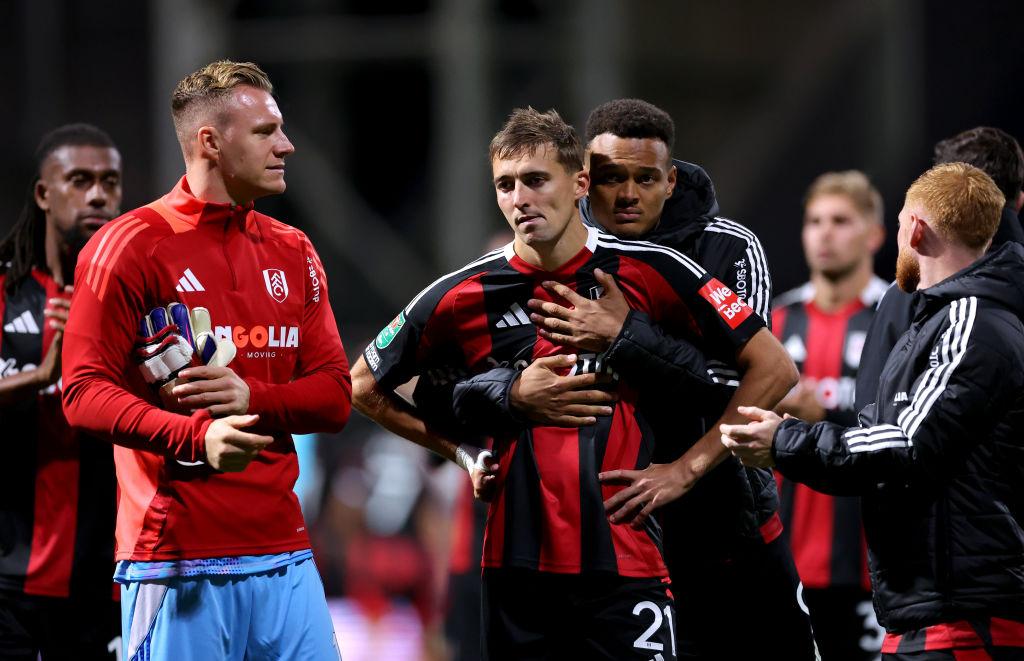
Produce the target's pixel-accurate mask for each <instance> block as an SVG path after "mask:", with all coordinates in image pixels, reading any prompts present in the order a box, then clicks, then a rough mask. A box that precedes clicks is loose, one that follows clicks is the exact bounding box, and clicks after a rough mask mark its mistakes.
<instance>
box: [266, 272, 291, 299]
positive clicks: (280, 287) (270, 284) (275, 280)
mask: <svg viewBox="0 0 1024 661" xmlns="http://www.w3.org/2000/svg"><path fill="white" fill-rule="evenodd" d="M263 282H264V284H266V285H267V293H268V294H270V298H272V299H274V300H275V301H277V302H278V303H284V299H286V298H288V281H287V280H285V278H284V271H282V270H281V269H263Z"/></svg>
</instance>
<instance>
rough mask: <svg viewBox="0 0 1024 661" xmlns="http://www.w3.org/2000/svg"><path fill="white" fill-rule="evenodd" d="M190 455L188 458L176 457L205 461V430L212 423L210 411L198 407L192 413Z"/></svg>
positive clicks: (183, 458) (184, 459)
mask: <svg viewBox="0 0 1024 661" xmlns="http://www.w3.org/2000/svg"><path fill="white" fill-rule="evenodd" d="M191 419H192V443H191V449H192V456H191V457H190V458H187V459H186V458H185V457H178V459H182V460H183V461H206V430H207V429H209V428H210V425H211V424H212V423H213V418H212V417H210V412H209V411H207V410H206V409H200V410H198V411H196V412H195V413H193V414H192V416H191Z"/></svg>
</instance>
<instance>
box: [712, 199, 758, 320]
mask: <svg viewBox="0 0 1024 661" xmlns="http://www.w3.org/2000/svg"><path fill="white" fill-rule="evenodd" d="M705 231H708V232H717V233H720V234H729V235H731V236H735V237H737V238H740V239H743V240H745V241H746V242H747V249H746V254H747V259H748V260H750V264H751V271H752V273H753V272H756V276H757V277H756V279H754V278H751V283H750V284H751V287H750V294H749V296H748V300H747V304H748V305H749V306H750V307H751V308H753V309H754V311H755V312H757V314H758V315H760V316H761V318H763V319H767V317H768V314H769V310H770V303H771V298H772V282H771V275H770V271H769V270H768V259H767V257H766V256H765V254H764V247H763V246H762V245H761V241H760V239H758V238H757V235H756V234H754V233H753V232H752V231H750V229H748V228H746V227H744V226H743V225H741V224H739V223H737V222H736V221H733V220H729V219H728V218H721V217H716V218H715V222H714V223H712V224H710V225H708V226H707V228H705Z"/></svg>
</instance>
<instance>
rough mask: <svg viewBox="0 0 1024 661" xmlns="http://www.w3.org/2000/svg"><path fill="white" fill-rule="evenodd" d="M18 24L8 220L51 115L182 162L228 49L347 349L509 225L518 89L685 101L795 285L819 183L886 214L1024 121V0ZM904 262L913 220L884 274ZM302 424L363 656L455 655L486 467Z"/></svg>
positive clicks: (261, 8)
mask: <svg viewBox="0 0 1024 661" xmlns="http://www.w3.org/2000/svg"><path fill="white" fill-rule="evenodd" d="M0 23H2V24H3V25H4V26H5V27H6V30H5V38H4V39H3V40H2V41H0V58H2V61H4V62H6V63H7V65H8V68H7V74H6V76H7V78H6V82H5V84H4V90H3V92H2V97H0V98H2V103H0V122H2V125H3V126H6V127H8V128H7V131H8V134H7V135H8V138H7V139H6V142H5V147H6V152H7V156H6V158H4V159H3V161H2V162H0V229H2V230H3V231H4V232H6V230H7V229H8V228H9V227H10V225H11V224H13V222H14V220H15V218H16V216H17V212H18V210H19V208H20V206H21V201H22V199H23V195H24V188H25V186H26V184H27V182H28V179H29V176H30V171H31V161H32V151H33V150H34V148H35V145H36V142H37V141H38V139H39V137H40V136H41V135H42V134H43V133H44V132H45V131H47V130H48V129H50V128H52V127H54V126H56V125H58V124H61V123H64V122H69V121H89V122H92V123H95V124H97V125H99V126H101V127H103V128H105V129H106V130H107V131H109V132H110V133H111V135H112V136H113V138H114V139H115V141H116V142H117V143H118V144H119V145H120V147H121V150H122V154H123V155H124V157H125V203H124V208H125V209H130V208H132V207H135V206H137V205H139V204H142V203H144V202H146V201H148V200H150V199H152V198H154V197H156V196H158V195H160V194H162V193H163V192H165V191H166V190H167V189H169V188H170V187H171V186H172V184H173V183H174V181H175V180H176V179H177V178H178V177H179V176H180V174H181V172H182V162H181V156H180V153H179V150H178V146H177V143H176V141H175V137H174V133H173V130H172V127H171V122H170V115H169V100H168V99H169V94H170V91H171V89H172V87H173V86H174V83H175V82H176V81H177V80H178V79H180V78H181V77H182V76H184V75H185V74H186V73H188V72H190V71H192V70H194V69H196V68H197V67H198V66H200V65H202V64H204V63H206V62H208V61H210V60H212V59H217V58H221V57H230V58H232V59H236V60H253V61H256V62H258V63H259V64H260V65H261V66H263V67H264V68H265V69H266V70H267V72H268V73H269V74H270V76H271V78H272V80H273V81H274V84H275V87H276V92H277V94H278V97H279V100H280V105H281V108H282V111H283V112H284V115H285V120H286V127H285V129H286V132H287V133H288V134H289V136H290V137H291V139H292V141H293V142H294V143H295V145H296V148H297V152H296V154H295V155H294V156H293V157H292V158H291V159H290V160H289V162H288V184H289V186H288V192H287V193H286V194H285V195H284V196H282V197H280V198H272V199H267V200H263V201H260V202H259V204H258V206H259V207H260V208H261V209H262V210H264V211H266V212H267V213H270V214H271V215H274V216H276V217H278V218H281V219H283V220H285V221H287V222H290V223H292V224H294V225H296V226H298V227H300V228H302V229H303V230H305V231H306V232H308V233H309V234H310V235H311V237H312V238H313V240H314V243H315V244H316V246H317V248H318V249H319V251H320V254H321V256H322V258H323V261H324V265H325V267H326V269H327V272H328V276H329V281H330V286H331V298H332V302H333V305H334V310H335V313H336V315H337V317H338V323H339V326H340V328H341V331H342V336H343V339H344V341H345V344H346V347H347V351H348V354H349V356H350V358H353V357H355V356H357V355H358V352H359V351H360V350H361V348H362V346H363V345H364V344H365V342H366V341H367V339H368V338H370V337H372V336H373V335H374V334H375V333H376V332H377V330H378V329H379V328H380V327H381V326H382V325H384V324H385V323H387V321H389V320H390V319H391V318H392V317H393V316H394V314H395V312H396V310H398V309H399V308H400V307H401V306H403V305H404V304H405V303H406V302H407V301H408V300H409V299H410V298H411V297H412V296H413V295H414V294H415V293H416V291H418V289H419V288H421V287H422V286H423V285H425V284H426V283H428V282H429V281H430V280H432V279H433V277H435V276H436V274H438V273H440V272H444V271H445V270H448V269H449V268H450V267H455V266H458V265H461V264H462V263H464V262H465V261H466V260H467V259H469V258H472V257H473V256H475V255H477V254H479V253H480V252H481V251H482V247H483V246H484V244H485V243H486V242H487V241H488V240H489V239H490V238H491V237H492V236H493V235H494V234H495V233H497V232H501V231H502V230H503V228H504V224H503V220H502V218H501V215H500V213H499V212H498V209H497V208H496V206H495V204H494V201H493V193H492V190H491V188H490V185H489V170H488V167H487V161H486V145H487V142H488V141H489V139H490V136H491V134H492V133H493V132H494V131H495V130H497V128H498V127H499V126H500V124H501V122H502V120H503V118H504V117H505V116H506V115H507V114H508V112H509V111H510V110H511V108H513V107H516V106H521V105H526V104H530V105H533V106H535V107H538V108H549V107H554V108H557V109H558V110H559V111H560V112H561V113H562V114H563V116H565V117H566V118H567V119H568V120H569V121H571V122H573V123H575V124H576V125H577V127H579V128H580V129H582V127H583V124H584V122H585V120H586V116H587V113H588V112H589V110H590V109H591V108H592V107H594V106H595V105H596V104H598V103H600V102H602V101H605V100H608V99H611V98H616V97H622V96H636V97H641V98H644V99H647V100H649V101H651V102H653V103H655V104H657V105H660V106H662V107H663V108H665V109H666V110H668V111H669V112H670V114H671V115H672V116H673V117H674V118H675V121H676V126H677V140H676V150H675V152H676V153H675V155H676V156H677V157H679V158H683V159H685V160H690V161H693V162H696V163H699V164H701V165H703V166H704V167H705V168H706V169H707V170H708V171H709V173H710V174H711V176H712V178H713V180H714V181H715V184H716V187H717V190H718V195H719V200H720V203H721V207H722V213H723V215H726V216H729V217H731V218H735V219H737V220H740V221H741V222H743V223H745V224H747V225H748V226H749V227H751V228H752V229H754V230H755V231H756V232H758V234H759V235H760V237H761V239H762V242H763V243H764V245H765V248H766V250H767V252H768V256H769V261H770V264H771V267H772V271H773V275H774V281H775V291H776V293H778V292H782V291H784V290H786V289H788V288H790V287H792V286H795V285H797V284H799V283H801V282H803V281H804V279H805V278H806V275H807V273H806V268H805V266H804V261H803V258H802V255H801V250H800V244H799V230H800V221H801V213H802V207H801V197H802V194H803V191H804V189H805V188H806V186H807V185H808V183H809V182H810V181H811V180H812V179H813V177H814V176H816V175H817V174H819V173H821V172H822V171H825V170H828V169H846V168H859V169H863V170H864V171H866V172H867V173H868V174H869V175H870V176H871V177H872V179H873V180H874V181H875V183H876V184H877V185H878V187H879V189H880V190H881V191H882V193H883V196H884V198H885V202H886V209H887V214H886V221H887V225H888V226H889V227H890V229H891V228H894V227H895V221H896V211H897V210H898V208H899V206H900V204H901V203H902V192H903V191H904V190H905V188H906V186H907V185H908V184H909V183H910V182H911V181H912V180H913V178H914V177H916V176H917V175H918V174H919V173H920V172H922V171H923V170H924V169H925V168H926V167H927V166H928V165H929V164H930V159H931V146H932V145H933V144H934V143H935V142H936V141H937V140H938V139H940V138H943V137H947V136H949V135H952V134H954V133H956V132H959V131H961V130H963V129H966V128H969V127H972V126H976V125H981V124H984V125H991V126H997V127H1000V128H1002V129H1004V130H1006V131H1008V132H1009V133H1011V134H1012V135H1014V136H1016V137H1017V138H1018V139H1020V138H1024V113H1022V104H1021V100H1022V98H1024V40H1022V38H1021V35H1022V27H1024V3H1021V2H1019V1H1005V2H985V1H981V2H976V3H963V2H954V1H952V0H827V1H822V0H790V1H788V2H774V3H761V2H751V1H746V2H740V1H733V2H728V1H727V2H718V3H705V2H686V1H682V0H647V1H645V2H630V1H627V0H587V1H584V0H563V1H561V2H552V1H549V2H542V1H540V0H390V1H386V2H376V3H372V2H362V1H355V0H338V1H334V2H332V1H329V0H289V1H287V2H285V1H283V0H249V1H226V0H209V1H203V0H149V1H127V0H119V1H112V2H95V1H93V2H86V1H85V0H7V1H5V2H2V3H0ZM894 256H895V233H894V232H890V236H889V238H888V240H887V243H886V247H885V249H883V251H882V252H881V253H880V255H879V257H878V261H877V271H878V273H879V274H880V275H881V276H883V277H885V278H890V277H891V275H892V272H893V264H894ZM300 443H301V446H302V448H303V449H304V455H303V471H304V475H303V478H302V480H301V482H300V485H299V489H300V491H301V493H302V497H303V503H304V508H305V509H306V513H307V517H308V518H309V519H310V523H311V525H312V526H313V529H314V530H315V531H316V539H317V545H318V546H317V553H318V558H319V563H320V567H321V570H322V573H323V576H324V580H325V584H326V586H327V589H328V592H329V594H330V595H331V596H332V597H334V598H335V600H334V601H333V606H332V608H333V609H334V612H335V616H336V618H337V619H338V622H339V637H340V640H341V644H342V649H343V651H344V653H345V658H346V659H371V658H373V659H383V658H387V659H406V658H409V659H412V658H419V657H420V656H421V655H423V656H425V658H443V653H442V652H440V651H439V650H438V647H437V646H436V644H435V643H434V642H432V641H433V640H434V638H436V631H437V628H438V627H439V626H440V618H441V615H440V613H442V611H443V608H444V606H443V604H444V595H443V589H442V587H443V585H444V580H445V579H444V576H445V573H446V571H447V570H446V566H447V565H446V563H447V557H448V556H447V548H448V544H449V537H450V530H449V528H450V526H449V522H450V520H451V512H452V508H453V502H454V499H455V495H456V494H460V495H464V494H463V493H461V492H462V490H461V489H460V487H464V486H465V485H464V481H460V476H459V475H457V474H453V473H450V472H447V471H444V470H442V471H440V472H438V471H437V470H435V468H434V467H433V466H431V464H430V462H429V460H428V458H427V457H426V456H424V454H423V453H422V452H420V451H419V450H418V449H417V448H414V447H413V446H411V445H409V444H406V443H403V442H399V441H397V440H395V439H394V437H390V436H389V435H388V434H386V433H385V432H382V431H380V430H378V429H376V428H375V427H373V426H371V425H369V424H368V423H367V422H366V421H365V420H362V419H357V418H356V417H354V418H353V421H352V422H351V423H350V426H349V428H348V429H346V431H345V432H344V433H343V434H341V435H340V437H339V438H306V439H302V440H301V441H300ZM306 450H308V451H306ZM384 475H386V476H387V479H384V478H383V477H382V476H384ZM396 632H397V633H399V634H400V635H395V634H396ZM424 650H427V651H426V652H424Z"/></svg>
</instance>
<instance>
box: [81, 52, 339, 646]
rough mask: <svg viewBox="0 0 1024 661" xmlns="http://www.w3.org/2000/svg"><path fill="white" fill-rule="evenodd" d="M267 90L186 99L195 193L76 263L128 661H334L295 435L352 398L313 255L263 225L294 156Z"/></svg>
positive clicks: (245, 71)
mask: <svg viewBox="0 0 1024 661" xmlns="http://www.w3.org/2000/svg"><path fill="white" fill-rule="evenodd" d="M272 92H273V87H272V86H271V84H270V80H269V79H268V78H267V75H266V74H265V73H263V71H261V70H260V68H259V67H258V66H256V65H255V64H252V63H246V62H241V63H240V62H230V61H220V62H214V63H212V64H209V65H207V66H205V67H203V68H202V69H200V70H199V71H196V72H195V73H193V74H191V75H189V76H187V77H186V78H185V79H183V80H182V81H181V82H180V83H178V86H177V88H176V89H175V90H174V94H173V95H172V99H171V106H172V111H173V116H174V125H175V129H176V130H177V133H178V138H179V140H180V141H181V150H182V154H183V155H184V157H185V176H184V177H182V178H181V180H180V181H179V182H178V183H177V185H176V186H175V187H174V189H173V190H172V191H171V192H170V193H168V194H167V195H164V196H163V197H161V198H160V199H158V200H156V201H154V202H152V203H150V204H148V205H146V206H144V207H141V208H139V209H135V210H133V211H130V212H129V213H127V214H125V215H123V216H121V217H120V218H119V219H117V220H114V221H112V222H111V223H109V224H108V225H107V226H105V227H104V228H103V229H101V230H100V231H98V232H97V233H96V235H95V237H93V239H92V240H91V241H89V243H88V245H86V247H85V248H84V249H83V250H82V253H81V255H80V257H79V260H78V267H77V270H76V279H75V282H76V285H77V287H76V288H75V294H74V298H73V299H72V309H73V310H74V311H75V313H74V315H73V316H72V318H71V320H70V321H69V322H68V325H67V329H66V331H65V340H64V342H65V347H66V348H65V353H64V356H65V359H64V410H65V412H66V414H67V418H68V421H69V422H70V423H71V424H72V425H74V426H77V427H80V428H82V429H84V430H87V431H88V432H90V433H93V434H96V435H98V436H102V437H105V438H108V439H110V440H111V441H112V442H113V443H114V444H115V446H114V458H115V462H116V464H117V477H118V483H119V485H120V504H119V511H118V520H117V531H116V537H117V547H116V559H117V560H118V564H117V569H116V573H115V576H114V578H115V580H117V581H118V582H119V583H121V585H122V588H121V595H122V598H121V604H122V621H123V630H124V658H125V659H138V658H143V659H153V660H159V659H173V660H174V661H181V660H189V659H196V660H200V659H204V660H205V659H242V658H245V659H337V658H339V653H338V650H337V643H336V641H335V637H334V631H333V627H332V624H331V617H330V614H329V613H328V612H327V604H326V600H325V598H324V592H323V585H322V584H321V582H320V577H319V574H318V572H317V570H316V567H315V565H314V564H313V558H312V555H313V554H312V551H311V550H310V543H309V537H308V535H307V533H306V525H305V523H304V521H303V518H302V512H301V510H300V509H299V503H298V499H297V498H296V496H295V494H294V493H293V491H292V487H293V486H294V484H295V478H296V476H297V475H298V462H297V460H296V456H295V447H294V445H293V444H292V439H291V435H290V434H291V433H310V432H336V431H339V430H340V429H341V427H342V426H343V425H344V424H345V421H346V419H347V418H348V414H349V411H350V393H351V381H350V379H349V373H348V363H347V361H346V359H345V353H344V350H343V349H342V345H341V340H340V338H339V335H338V327H337V325H336V323H335V320H334V314H333V312H332V311H331V306H330V302H329V300H328V295H327V282H326V279H325V277H324V272H323V268H322V266H321V264H320V259H319V257H318V256H317V253H316V251H315V250H314V249H313V246H312V244H311V243H310V241H309V239H308V238H307V237H306V235H305V234H303V233H302V232H300V231H299V230H297V229H295V228H293V227H290V226H288V225H286V224H284V223H282V222H280V221H277V220H275V219H273V218H270V217H269V216H265V215H263V214H261V213H259V212H257V211H255V210H254V209H253V200H255V199H257V198H259V197H263V196H266V195H273V194H278V193H283V192H284V190H285V180H284V162H285V158H286V157H288V156H289V155H290V154H291V153H292V152H293V151H294V147H293V146H292V144H291V142H289V140H288V137H287V136H286V135H285V134H284V131H283V128H282V125H283V118H282V117H281V112H280V110H279V109H278V107H277V103H276V101H275V100H274V97H273V96H272Z"/></svg>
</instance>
